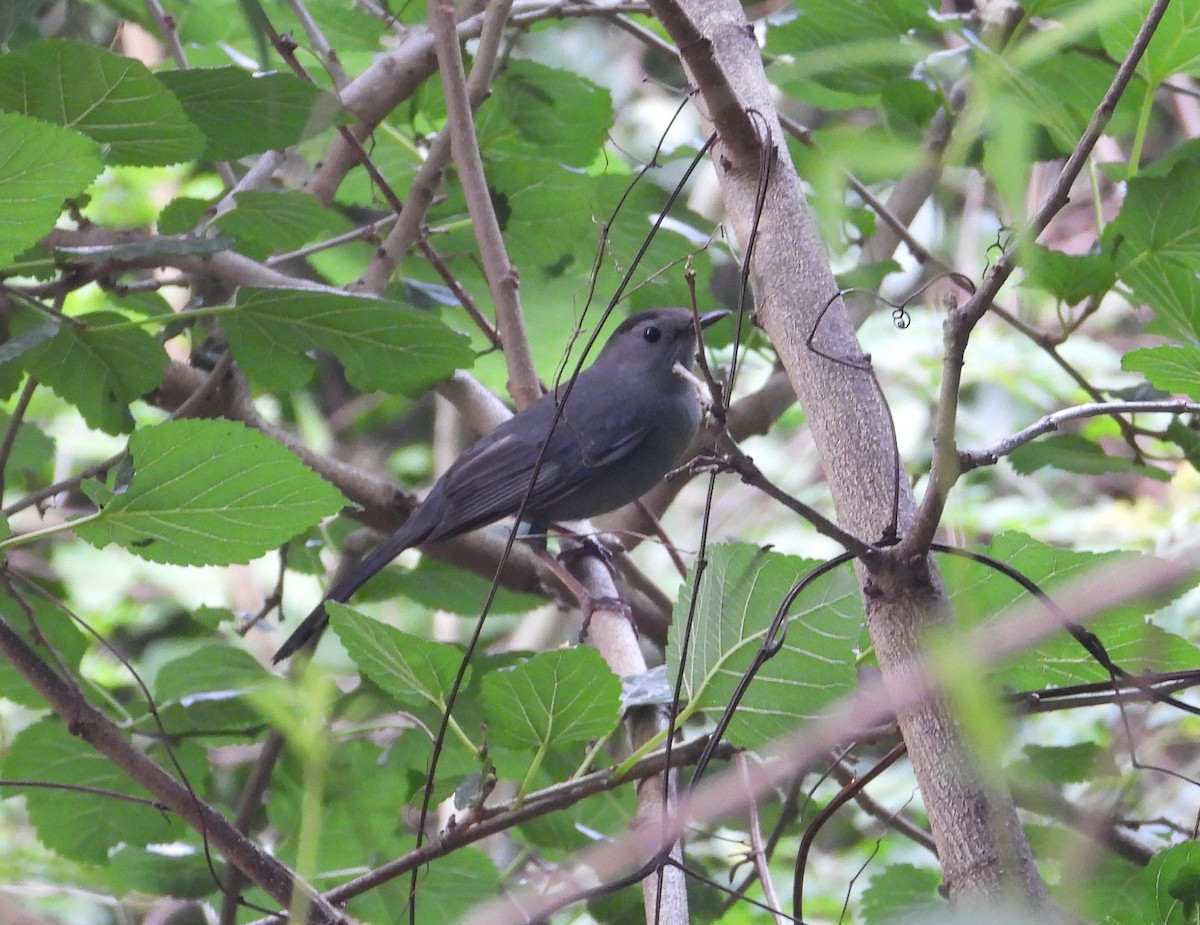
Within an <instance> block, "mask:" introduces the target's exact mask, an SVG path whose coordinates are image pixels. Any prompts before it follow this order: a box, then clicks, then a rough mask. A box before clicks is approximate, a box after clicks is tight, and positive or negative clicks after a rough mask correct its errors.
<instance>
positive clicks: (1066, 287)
mask: <svg viewBox="0 0 1200 925" xmlns="http://www.w3.org/2000/svg"><path fill="white" fill-rule="evenodd" d="M1024 256H1025V258H1026V259H1025V261H1024V265H1025V270H1026V272H1025V285H1026V286H1028V287H1029V288H1031V289H1040V290H1041V291H1042V292H1048V293H1050V295H1052V296H1054V297H1055V298H1056V299H1058V300H1059V301H1060V302H1063V303H1065V304H1067V305H1076V304H1078V303H1080V302H1082V301H1083V300H1084V299H1086V298H1088V297H1089V296H1099V295H1102V294H1103V293H1105V292H1107V291H1108V290H1109V289H1111V288H1112V285H1113V283H1114V282H1115V280H1116V273H1115V272H1114V270H1113V266H1112V260H1111V259H1110V258H1109V257H1108V255H1107V254H1080V255H1076V254H1064V253H1063V252H1062V251H1054V250H1050V249H1049V248H1046V247H1043V246H1042V245H1040V244H1031V245H1029V246H1028V248H1027V249H1026V250H1025V251H1024Z"/></svg>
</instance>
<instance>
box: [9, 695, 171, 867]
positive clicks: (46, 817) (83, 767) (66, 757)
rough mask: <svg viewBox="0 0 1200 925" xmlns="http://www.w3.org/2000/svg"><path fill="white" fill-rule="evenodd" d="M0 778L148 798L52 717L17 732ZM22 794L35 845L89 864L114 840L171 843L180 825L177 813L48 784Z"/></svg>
mask: <svg viewBox="0 0 1200 925" xmlns="http://www.w3.org/2000/svg"><path fill="white" fill-rule="evenodd" d="M4 777H5V778H6V779H7V780H9V781H12V780H32V781H39V782H42V783H46V784H67V785H71V786H76V787H92V788H96V789H98V790H103V791H112V792H115V793H118V794H126V795H129V796H135V797H139V798H141V799H144V800H148V799H149V798H150V797H149V794H147V793H146V792H145V791H144V790H142V789H141V788H140V787H139V786H138V785H137V784H136V783H134V781H133V780H132V779H131V778H130V777H129V776H128V775H127V774H125V772H123V771H122V770H121V769H120V768H118V767H117V766H116V765H115V764H113V763H112V761H110V760H109V759H108V758H106V757H105V756H104V755H101V754H100V753H99V752H97V751H95V750H94V749H93V748H92V747H91V746H90V745H88V744H87V743H86V742H84V741H83V740H82V739H80V738H77V737H76V736H73V735H71V734H70V733H69V732H67V729H66V727H65V726H64V725H63V724H62V721H61V720H59V719H58V718H57V717H55V718H51V719H44V720H41V721H40V722H36V723H34V724H33V725H31V726H28V727H27V728H26V729H24V730H23V731H22V732H21V733H20V734H18V735H17V737H16V739H15V740H14V741H13V742H12V745H11V747H10V748H9V750H8V753H7V755H6V756H5V758H4ZM15 792H17V788H12V787H6V788H5V793H6V794H12V793H15ZM23 792H24V795H25V805H26V806H27V807H28V810H29V819H30V821H31V822H32V823H33V825H34V827H35V828H36V829H37V832H38V838H39V839H40V840H41V842H42V844H44V845H45V846H46V847H47V848H50V849H51V850H53V851H55V852H57V853H58V854H61V855H63V856H64V857H69V858H73V859H74V860H77V861H83V862H86V863H89V864H103V863H104V861H105V859H106V858H107V856H108V853H109V851H110V850H112V849H113V848H115V847H116V846H117V845H118V844H121V843H125V844H127V845H147V844H150V843H151V842H172V841H175V840H177V839H179V838H181V837H183V836H184V833H185V831H186V827H185V825H184V823H183V821H182V820H181V819H180V818H179V817H178V816H174V815H171V814H168V813H164V812H162V811H160V810H159V809H156V808H155V807H153V806H149V805H144V804H135V803H130V802H127V801H125V800H120V799H114V798H112V797H106V796H103V795H99V794H95V793H72V792H70V791H66V790H60V789H54V788H51V787H31V788H29V789H27V790H24V791H23Z"/></svg>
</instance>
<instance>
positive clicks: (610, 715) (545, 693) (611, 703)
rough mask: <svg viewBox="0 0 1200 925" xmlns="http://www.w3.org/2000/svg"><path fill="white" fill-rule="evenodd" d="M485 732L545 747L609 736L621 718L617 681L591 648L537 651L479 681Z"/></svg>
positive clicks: (512, 742)
mask: <svg viewBox="0 0 1200 925" xmlns="http://www.w3.org/2000/svg"><path fill="white" fill-rule="evenodd" d="M482 688H483V702H484V709H485V712H486V714H487V716H488V734H489V735H490V736H491V737H492V738H494V739H495V740H496V741H497V742H499V743H500V744H502V745H507V746H510V747H512V748H530V749H545V748H548V747H549V746H550V745H554V746H555V747H557V746H559V745H563V744H566V743H570V742H586V741H587V740H588V739H596V738H600V737H602V736H606V735H608V734H609V733H610V732H612V731H613V729H615V728H616V726H617V721H618V720H619V719H620V718H621V682H620V680H619V679H618V678H617V676H616V675H615V674H613V673H612V669H610V668H609V667H608V665H607V664H605V662H604V659H603V658H602V657H601V655H600V653H599V652H597V651H596V650H595V649H591V648H586V647H583V646H579V647H576V648H573V649H559V650H557V651H555V652H541V653H539V654H537V655H534V656H532V657H531V658H529V659H528V660H527V661H525V662H523V663H521V664H519V665H515V666H513V667H511V668H507V669H501V670H498V671H493V672H491V673H489V674H488V675H487V677H485V678H484V679H483V681H482Z"/></svg>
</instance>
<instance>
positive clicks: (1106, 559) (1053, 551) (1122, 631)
mask: <svg viewBox="0 0 1200 925" xmlns="http://www.w3.org/2000/svg"><path fill="white" fill-rule="evenodd" d="M983 551H984V552H986V553H987V554H988V555H989V556H991V557H992V558H994V559H998V560H999V561H1001V562H1003V563H1004V564H1005V565H1007V566H1008V567H1009V568H1012V569H1015V570H1016V571H1018V572H1019V573H1021V574H1022V575H1024V576H1025V577H1026V578H1027V579H1029V580H1030V581H1033V582H1034V583H1035V584H1036V585H1037V586H1038V587H1039V588H1041V589H1042V591H1044V592H1045V593H1047V594H1048V595H1049V596H1050V599H1051V601H1053V600H1054V598H1055V595H1056V593H1057V590H1056V589H1057V588H1059V587H1060V586H1063V585H1065V584H1067V583H1068V582H1070V581H1071V580H1073V579H1077V578H1080V579H1081V578H1084V577H1085V576H1090V578H1091V579H1093V580H1096V579H1097V577H1098V576H1103V575H1104V571H1105V569H1106V568H1109V567H1111V566H1113V565H1116V564H1117V563H1119V562H1124V561H1127V560H1128V559H1129V558H1130V557H1131V556H1132V555H1133V554H1126V553H1088V552H1074V551H1072V550H1068V549H1057V548H1055V547H1052V546H1048V545H1046V544H1044V543H1039V542H1038V541H1037V540H1034V539H1032V538H1031V537H1028V536H1025V535H1024V534H1021V533H1015V532H1008V533H1002V534H1000V535H999V536H997V537H996V538H995V539H994V540H993V541H992V543H991V545H990V546H988V547H987V548H986V549H985V550H983ZM1145 558H1146V561H1147V563H1149V562H1151V561H1153V560H1152V559H1150V557H1145ZM938 563H939V566H940V568H941V570H942V575H943V577H944V579H945V581H946V587H947V588H948V589H949V591H950V593H951V599H952V601H953V604H954V611H955V615H956V617H957V619H958V622H959V623H960V624H962V625H964V626H967V627H971V626H977V625H979V624H982V623H987V622H990V621H992V620H1002V619H1003V617H1004V612H1005V611H1006V610H1007V609H1009V608H1011V607H1016V606H1019V605H1022V604H1029V603H1031V602H1032V598H1031V597H1030V596H1029V595H1028V593H1027V592H1026V591H1025V590H1024V588H1023V587H1021V585H1020V584H1018V583H1017V582H1016V581H1014V580H1013V579H1011V578H1009V577H1008V576H1007V575H1004V574H1002V573H1000V572H998V571H996V570H995V569H994V568H992V567H990V566H988V565H987V564H985V563H981V562H975V561H972V560H969V559H965V558H962V557H959V556H940V557H939V559H938ZM1150 609H1152V608H1151V605H1150V604H1149V603H1148V602H1146V601H1134V602H1132V603H1129V604H1122V605H1120V606H1118V607H1114V608H1112V609H1111V610H1110V611H1108V612H1107V613H1106V614H1105V615H1104V616H1102V617H1100V618H1099V619H1096V620H1092V621H1091V622H1089V623H1088V626H1087V629H1088V630H1089V631H1090V632H1092V633H1094V634H1095V635H1096V637H1098V638H1099V640H1100V642H1101V643H1102V644H1103V645H1104V647H1105V649H1106V651H1107V652H1108V655H1109V657H1110V658H1111V659H1112V660H1113V662H1115V663H1116V664H1117V665H1119V666H1120V667H1122V668H1124V669H1125V670H1126V671H1129V672H1131V673H1132V674H1139V673H1143V672H1150V671H1174V670H1182V669H1188V668H1195V667H1197V666H1200V650H1197V648H1196V647H1195V646H1193V645H1192V644H1191V643H1190V642H1188V641H1187V640H1185V639H1183V638H1181V637H1179V636H1176V635H1174V634H1172V633H1169V632H1167V631H1166V630H1163V629H1161V628H1160V627H1158V626H1155V625H1154V624H1152V623H1148V622H1147V621H1146V613H1147V612H1148V610H1150ZM997 675H998V678H999V680H1000V682H1001V683H1003V684H1004V685H1005V686H1007V687H1009V688H1012V689H1015V690H1042V689H1043V688H1047V687H1053V686H1058V685H1068V684H1086V683H1090V682H1093V681H1105V680H1108V679H1109V674H1108V672H1107V671H1106V670H1105V669H1104V668H1103V667H1101V666H1100V665H1099V664H1098V663H1097V662H1096V661H1095V659H1093V658H1092V656H1091V655H1089V654H1088V653H1087V652H1086V651H1085V650H1084V649H1083V647H1082V646H1081V645H1080V644H1079V643H1078V642H1076V641H1075V639H1073V638H1072V637H1071V636H1070V635H1069V634H1068V633H1066V632H1065V631H1064V632H1061V633H1059V634H1057V635H1056V636H1054V637H1053V638H1051V639H1049V640H1047V641H1046V642H1044V643H1042V644H1041V645H1039V646H1038V647H1037V648H1035V649H1033V650H1031V651H1029V652H1026V653H1024V654H1022V655H1019V656H1016V657H1014V659H1012V660H1011V661H1010V662H1009V663H1008V664H1006V665H1004V666H1003V667H1002V668H1001V669H999V670H998V672H997Z"/></svg>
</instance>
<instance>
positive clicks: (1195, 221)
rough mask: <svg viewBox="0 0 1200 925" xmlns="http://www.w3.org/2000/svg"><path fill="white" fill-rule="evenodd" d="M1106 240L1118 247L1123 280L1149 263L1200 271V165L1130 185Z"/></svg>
mask: <svg viewBox="0 0 1200 925" xmlns="http://www.w3.org/2000/svg"><path fill="white" fill-rule="evenodd" d="M1104 240H1105V242H1107V243H1108V245H1109V246H1110V247H1116V253H1117V265H1118V269H1119V272H1120V274H1121V276H1122V277H1124V276H1126V274H1127V273H1128V272H1129V270H1130V268H1131V267H1132V266H1133V265H1135V264H1137V263H1140V262H1142V261H1144V260H1147V259H1149V258H1151V257H1156V258H1160V259H1162V260H1167V261H1172V262H1175V263H1178V264H1181V265H1183V266H1185V267H1187V268H1188V269H1189V270H1192V271H1193V272H1194V271H1197V270H1200V162H1197V161H1181V162H1180V163H1178V164H1176V165H1175V168H1174V169H1173V170H1172V171H1171V172H1170V173H1169V174H1168V175H1167V176H1165V177H1135V178H1134V179H1132V180H1130V181H1129V188H1128V192H1127V193H1126V195H1125V201H1124V203H1122V205H1121V211H1120V213H1119V214H1118V215H1117V217H1116V218H1115V219H1113V221H1112V222H1111V223H1110V224H1109V226H1108V227H1107V228H1106V229H1105V230H1104Z"/></svg>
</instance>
